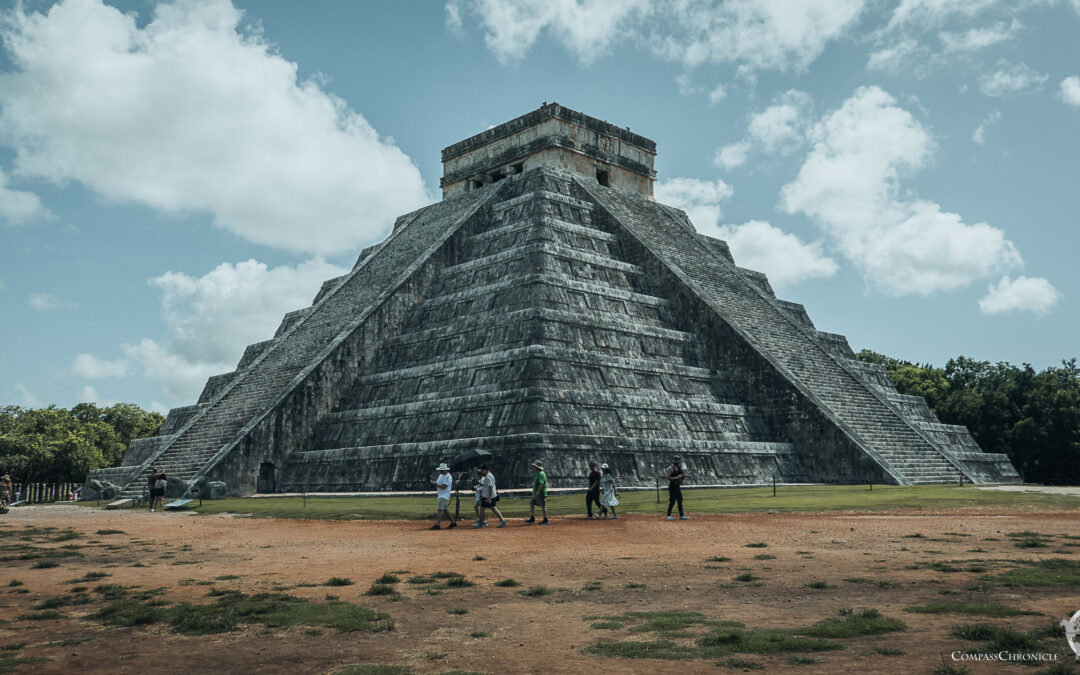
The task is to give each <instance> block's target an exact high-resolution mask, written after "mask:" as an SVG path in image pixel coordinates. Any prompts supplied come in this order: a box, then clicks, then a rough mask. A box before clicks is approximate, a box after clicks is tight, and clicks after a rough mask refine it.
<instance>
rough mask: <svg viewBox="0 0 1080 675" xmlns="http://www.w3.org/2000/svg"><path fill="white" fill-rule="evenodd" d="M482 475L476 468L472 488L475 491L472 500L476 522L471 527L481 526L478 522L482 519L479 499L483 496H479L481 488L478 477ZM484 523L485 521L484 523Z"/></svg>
mask: <svg viewBox="0 0 1080 675" xmlns="http://www.w3.org/2000/svg"><path fill="white" fill-rule="evenodd" d="M483 477H484V474H483V473H482V472H481V471H480V469H477V470H476V480H475V481H474V482H473V489H474V490H475V491H476V501H474V502H473V507H472V508H473V513H475V514H476V522H475V523H473V527H481V525H480V524H479V523H481V522H482V521H483V520H484V516H483V515H482V514H481V513H480V501H481V500H482V499H483V497H481V496H480V492H481V490H482V488H481V486H480V479H481V478H483ZM485 524H486V523H485Z"/></svg>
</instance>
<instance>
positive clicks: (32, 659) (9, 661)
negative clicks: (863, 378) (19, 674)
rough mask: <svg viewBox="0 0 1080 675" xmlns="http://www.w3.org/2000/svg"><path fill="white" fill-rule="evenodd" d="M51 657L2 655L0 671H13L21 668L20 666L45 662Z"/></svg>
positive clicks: (0, 656) (0, 657)
mask: <svg viewBox="0 0 1080 675" xmlns="http://www.w3.org/2000/svg"><path fill="white" fill-rule="evenodd" d="M48 660H49V659H47V658H45V657H44V656H18V655H16V654H2V655H0V673H13V672H15V671H16V670H19V666H29V665H34V664H37V663H45V662H46V661H48Z"/></svg>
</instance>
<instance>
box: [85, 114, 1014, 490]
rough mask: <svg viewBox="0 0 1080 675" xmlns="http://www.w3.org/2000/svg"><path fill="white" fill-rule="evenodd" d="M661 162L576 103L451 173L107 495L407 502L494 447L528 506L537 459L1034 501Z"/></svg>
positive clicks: (118, 475) (733, 480)
mask: <svg viewBox="0 0 1080 675" xmlns="http://www.w3.org/2000/svg"><path fill="white" fill-rule="evenodd" d="M655 154H656V144H655V143H654V142H653V141H650V140H648V139H646V138H644V137H642V136H639V135H637V134H634V133H631V132H630V131H629V130H627V129H621V128H618V127H615V126H613V125H611V124H608V123H606V122H602V121H600V120H597V119H594V118H592V117H589V116H587V115H584V114H582V113H578V112H575V111H573V110H569V109H567V108H565V107H563V106H560V105H558V104H550V105H549V104H545V105H544V106H542V107H541V108H539V109H538V110H535V111H533V112H531V113H528V114H526V115H524V116H522V117H519V118H517V119H514V120H511V121H510V122H507V123H505V124H502V125H500V126H497V127H494V128H492V129H489V130H487V131H485V132H483V133H481V134H478V135H476V136H473V137H471V138H469V139H466V140H464V141H461V142H460V143H457V144H455V145H452V146H450V147H448V148H446V149H444V150H443V153H442V156H443V165H444V176H443V179H442V188H443V200H442V201H441V202H439V203H436V204H433V205H431V206H428V207H426V208H423V209H420V210H418V211H415V212H413V213H409V214H407V215H404V216H401V217H400V218H398V220H397V222H396V223H395V225H394V228H393V232H392V233H391V234H390V235H389V236H388V237H387V238H386V240H385V241H383V242H382V243H381V244H378V245H377V246H373V247H371V248H370V249H366V250H365V251H363V252H362V253H361V255H360V257H359V259H358V260H357V262H356V265H355V266H354V267H353V269H352V271H351V272H349V273H348V274H346V275H344V276H342V277H339V278H336V279H330V280H329V281H327V282H326V283H324V284H323V286H322V289H321V290H320V291H319V293H318V295H317V296H316V297H315V300H314V302H313V303H312V305H311V306H310V307H305V308H303V309H298V310H296V311H295V312H291V313H289V314H287V315H286V316H285V318H284V319H283V321H282V322H281V326H280V327H279V328H278V330H277V333H275V335H274V336H273V337H272V338H270V339H268V340H266V341H264V342H259V343H257V344H254V345H251V346H250V347H248V348H247V350H246V351H245V352H244V355H243V357H242V358H241V359H240V362H239V363H238V364H237V367H236V370H235V371H233V372H231V373H226V374H224V375H218V376H215V377H212V378H210V380H209V381H208V382H207V383H206V387H205V389H204V390H203V393H202V395H201V396H200V397H199V401H198V402H197V403H196V404H195V405H191V406H186V407H183V408H174V409H173V410H172V411H170V413H169V416H168V419H167V420H166V422H165V424H164V426H163V427H162V428H161V430H160V432H159V435H158V436H156V437H155V438H150V439H143V440H139V441H134V442H133V443H132V444H131V447H130V448H129V449H128V451H127V453H126V455H125V456H124V459H123V465H122V466H120V467H117V468H113V469H105V470H101V471H98V472H95V473H94V474H92V475H91V476H90V478H94V479H98V480H101V481H108V482H112V483H115V484H117V485H119V486H122V487H123V488H124V493H125V494H138V493H141V492H142V491H143V489H144V485H145V477H146V475H147V472H148V470H149V468H150V467H151V466H157V467H162V468H164V469H165V470H166V471H167V472H168V473H169V475H170V476H171V482H170V494H177V495H179V494H183V493H185V492H188V493H190V492H192V489H191V487H192V486H193V485H199V486H200V489H202V487H201V486H204V485H205V484H207V482H208V481H217V482H221V483H224V484H225V486H226V490H227V492H228V493H230V494H238V495H243V494H250V493H253V492H256V491H258V492H299V491H307V492H315V491H360V490H407V489H417V488H422V487H426V485H427V477H428V476H429V475H430V473H431V468H432V467H434V466H435V465H436V464H438V463H439V462H440V461H443V460H447V459H449V458H451V457H452V456H454V455H456V454H458V453H459V452H462V451H465V450H467V449H470V448H482V449H485V450H488V451H489V452H491V453H492V454H493V460H492V464H493V466H492V470H493V472H494V473H495V474H496V475H497V476H498V477H499V481H500V485H503V486H506V487H510V486H517V485H522V484H524V483H525V482H526V481H528V480H530V478H531V472H530V471H529V469H528V466H529V463H530V462H532V461H533V460H535V459H543V460H544V462H545V467H546V468H547V473H548V476H549V479H550V481H551V483H552V484H553V485H554V486H561V485H567V486H569V485H581V480H582V476H583V475H585V474H586V473H587V469H586V467H587V466H588V462H590V461H603V462H607V463H608V464H610V465H611V466H612V468H613V470H614V471H615V473H616V475H617V476H618V481H619V483H620V484H621V485H648V486H652V485H654V482H655V480H656V477H657V476H658V475H660V474H662V473H663V468H664V467H665V466H666V464H667V463H668V460H669V458H670V456H671V455H672V454H680V455H682V457H683V458H684V461H685V464H686V465H687V467H688V472H689V475H690V476H691V479H690V481H689V483H691V484H753V483H764V482H769V481H772V480H774V479H775V480H777V481H781V482H815V483H819V482H833V483H836V482H839V483H860V482H861V483H865V482H866V481H868V480H869V481H873V482H878V483H892V484H901V485H907V484H913V483H946V482H958V481H961V480H963V481H965V482H974V483H987V482H1015V481H1018V480H1019V477H1018V476H1017V474H1016V471H1015V470H1014V469H1013V467H1012V466H1011V464H1010V463H1009V461H1008V459H1007V458H1006V456H1005V455H1000V454H989V453H984V452H982V451H981V450H980V448H979V447H978V445H977V444H976V443H975V441H974V440H973V439H972V437H971V436H970V434H969V433H968V432H967V429H965V428H964V427H958V426H951V425H946V424H941V423H940V422H939V421H938V419H937V418H936V417H935V416H934V414H933V413H932V412H931V411H930V409H929V408H928V407H927V406H926V403H925V401H924V400H923V399H921V398H918V397H912V396H904V395H901V394H899V393H897V392H896V390H895V388H894V387H893V386H892V383H891V382H890V381H889V378H888V376H887V375H886V373H885V370H884V368H883V367H880V366H876V365H871V364H866V363H862V362H859V361H857V360H856V359H855V358H854V354H853V353H852V350H851V348H850V347H849V346H848V344H847V341H846V340H845V338H844V337H843V336H840V335H836V334H832V333H823V332H821V331H818V330H817V329H816V328H815V327H814V324H813V323H812V322H811V321H810V319H809V317H808V316H807V314H806V312H805V311H804V309H803V307H802V306H801V305H798V304H794V303H791V302H785V301H783V300H780V299H778V298H776V297H775V296H774V294H773V291H772V289H771V288H770V286H769V282H768V280H767V279H766V277H765V275H763V274H761V273H759V272H754V271H751V270H746V269H742V268H740V267H738V266H737V265H736V264H735V261H734V260H733V259H732V256H731V254H730V252H729V251H728V247H727V245H726V244H725V243H724V242H723V241H719V240H716V239H711V238H709V237H705V236H702V235H700V234H698V233H697V232H696V231H695V230H694V227H693V225H692V224H691V223H690V221H689V220H688V219H687V216H686V214H685V213H684V212H682V211H680V210H678V209H675V208H672V207H669V206H664V205H662V204H659V203H657V202H655V201H654V200H653V199H652V186H653V182H654V181H655V177H656V174H655V172H654V171H653V169H652V166H653V158H654V157H655Z"/></svg>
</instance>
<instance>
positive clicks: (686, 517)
mask: <svg viewBox="0 0 1080 675" xmlns="http://www.w3.org/2000/svg"><path fill="white" fill-rule="evenodd" d="M679 520H690V516H679Z"/></svg>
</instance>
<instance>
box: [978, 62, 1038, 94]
mask: <svg viewBox="0 0 1080 675" xmlns="http://www.w3.org/2000/svg"><path fill="white" fill-rule="evenodd" d="M1048 79H1050V76H1049V75H1046V74H1043V73H1039V72H1036V71H1035V70H1032V69H1031V68H1030V67H1028V65H1027V64H1025V63H1018V64H1016V65H1015V66H1009V65H1008V64H1006V63H1004V62H999V63H998V69H997V70H995V71H994V72H992V73H986V74H984V75H981V76H979V91H981V92H982V93H983V94H985V95H987V96H1013V95H1016V94H1023V93H1026V92H1030V91H1034V90H1036V89H1038V88H1040V87H1042V85H1043V84H1044V83H1045V82H1046V81H1047V80H1048Z"/></svg>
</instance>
